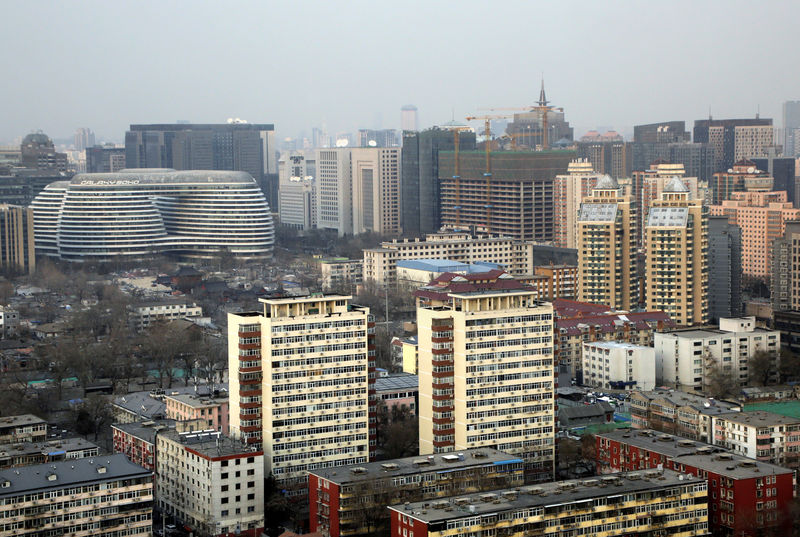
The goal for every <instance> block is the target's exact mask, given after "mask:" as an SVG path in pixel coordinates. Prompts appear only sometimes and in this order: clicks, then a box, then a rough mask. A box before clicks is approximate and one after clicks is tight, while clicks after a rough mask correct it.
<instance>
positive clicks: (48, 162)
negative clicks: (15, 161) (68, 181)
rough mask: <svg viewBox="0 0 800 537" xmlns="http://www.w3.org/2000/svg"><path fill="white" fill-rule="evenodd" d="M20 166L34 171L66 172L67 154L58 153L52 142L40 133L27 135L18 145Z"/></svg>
mask: <svg viewBox="0 0 800 537" xmlns="http://www.w3.org/2000/svg"><path fill="white" fill-rule="evenodd" d="M20 153H21V159H20V164H22V166H23V167H24V168H32V169H35V170H57V171H60V172H65V171H67V154H66V153H58V152H57V151H56V150H55V145H53V140H51V139H50V138H48V137H47V135H46V134H44V133H43V132H42V131H37V132H34V133H31V134H29V135H27V136H26V137H25V138H23V139H22V144H21V145H20Z"/></svg>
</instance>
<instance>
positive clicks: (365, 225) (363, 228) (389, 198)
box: [350, 147, 401, 235]
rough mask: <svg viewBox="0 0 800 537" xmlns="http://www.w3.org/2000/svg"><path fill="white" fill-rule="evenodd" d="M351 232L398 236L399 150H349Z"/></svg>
mask: <svg viewBox="0 0 800 537" xmlns="http://www.w3.org/2000/svg"><path fill="white" fill-rule="evenodd" d="M350 170H351V173H352V183H351V184H352V187H351V191H352V196H353V198H352V200H353V233H355V234H358V233H367V232H373V233H380V234H381V235H399V234H400V231H401V229H400V148H396V147H395V148H380V147H363V148H353V149H351V150H350Z"/></svg>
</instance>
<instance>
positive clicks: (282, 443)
mask: <svg viewBox="0 0 800 537" xmlns="http://www.w3.org/2000/svg"><path fill="white" fill-rule="evenodd" d="M351 298H352V297H350V296H345V295H327V296H324V295H311V296H307V297H297V298H280V299H261V300H260V302H261V304H262V306H263V309H262V310H261V311H259V312H245V313H235V314H234V313H229V314H228V353H229V354H228V371H229V372H230V373H229V375H230V394H229V395H230V431H231V436H233V437H234V438H236V439H238V440H241V441H243V442H245V443H246V444H248V445H250V446H253V447H255V448H257V449H261V450H263V454H264V471H265V472H266V473H267V474H269V473H272V475H273V476H274V477H275V479H276V480H277V482H278V483H279V484H280V486H282V487H283V488H285V489H287V490H290V493H292V494H305V490H306V487H305V484H306V477H307V473H308V471H309V470H315V469H319V468H329V467H336V466H347V465H351V464H361V463H365V462H367V461H368V460H370V458H371V451H373V450H374V446H375V443H374V441H375V438H374V434H375V433H374V428H372V427H371V426H370V423H371V421H370V420H371V419H374V417H375V415H374V412H375V399H374V390H375V387H374V375H375V369H374V368H375V363H374V360H375V358H374V347H373V346H372V345H373V343H372V338H373V329H374V324H373V320H372V317H371V316H370V314H369V308H365V307H361V306H356V305H354V304H351V302H350V301H351Z"/></svg>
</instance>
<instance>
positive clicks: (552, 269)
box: [533, 265, 578, 300]
mask: <svg viewBox="0 0 800 537" xmlns="http://www.w3.org/2000/svg"><path fill="white" fill-rule="evenodd" d="M533 273H534V274H535V275H536V276H546V277H547V280H545V285H546V287H547V291H546V293H547V294H546V296H547V300H555V299H557V298H566V299H574V298H577V296H578V265H540V266H538V267H534V268H533Z"/></svg>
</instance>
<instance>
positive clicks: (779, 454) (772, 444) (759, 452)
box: [712, 410, 800, 468]
mask: <svg viewBox="0 0 800 537" xmlns="http://www.w3.org/2000/svg"><path fill="white" fill-rule="evenodd" d="M712 443H713V444H714V445H716V446H722V447H724V448H726V449H729V450H730V451H732V452H734V453H737V454H739V455H743V456H745V457H750V458H751V459H758V460H760V461H765V462H772V463H773V464H780V465H782V466H787V467H789V468H800V419H797V418H790V417H788V416H781V415H780V414H775V413H772V412H765V411H762V410H751V411H745V412H737V413H734V414H726V415H724V416H719V417H717V418H716V419H715V420H714V437H713V441H712Z"/></svg>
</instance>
